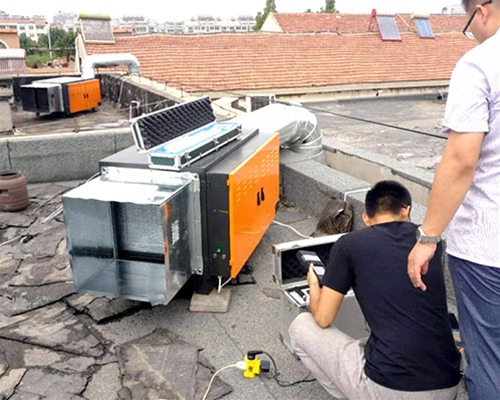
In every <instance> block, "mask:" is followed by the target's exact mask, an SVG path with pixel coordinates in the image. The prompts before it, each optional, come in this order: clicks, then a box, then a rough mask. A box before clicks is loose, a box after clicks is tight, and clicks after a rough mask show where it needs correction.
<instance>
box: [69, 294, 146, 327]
mask: <svg viewBox="0 0 500 400" xmlns="http://www.w3.org/2000/svg"><path fill="white" fill-rule="evenodd" d="M65 301H66V303H67V304H69V305H70V306H71V307H72V308H74V309H75V310H77V311H78V312H82V313H85V314H87V315H88V316H90V317H91V318H92V319H93V320H94V321H96V322H98V323H101V322H103V321H106V320H107V319H110V318H113V317H117V316H120V315H123V314H125V313H130V312H133V311H136V310H139V309H141V308H148V307H150V306H149V304H147V303H144V302H138V301H132V300H126V299H112V298H107V297H96V296H92V295H90V294H76V295H74V296H70V297H68V298H66V299H65Z"/></svg>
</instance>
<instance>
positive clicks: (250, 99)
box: [246, 94, 276, 113]
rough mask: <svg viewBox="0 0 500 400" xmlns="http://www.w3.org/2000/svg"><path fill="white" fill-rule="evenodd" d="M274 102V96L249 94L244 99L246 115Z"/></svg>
mask: <svg viewBox="0 0 500 400" xmlns="http://www.w3.org/2000/svg"><path fill="white" fill-rule="evenodd" d="M275 102H276V96H275V95H274V94H251V95H248V96H247V97H246V108H247V113H251V112H252V111H255V110H258V109H259V108H263V107H265V106H268V105H269V104H273V103H275Z"/></svg>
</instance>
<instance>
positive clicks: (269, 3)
mask: <svg viewBox="0 0 500 400" xmlns="http://www.w3.org/2000/svg"><path fill="white" fill-rule="evenodd" d="M272 12H276V1H275V0H266V7H265V8H264V11H263V12H260V11H259V12H258V13H257V16H256V17H255V25H254V27H253V30H254V31H260V28H262V25H264V21H265V20H266V18H267V16H268V15H269V13H272Z"/></svg>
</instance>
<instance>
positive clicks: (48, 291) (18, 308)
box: [0, 282, 75, 336]
mask: <svg viewBox="0 0 500 400" xmlns="http://www.w3.org/2000/svg"><path fill="white" fill-rule="evenodd" d="M74 291H75V289H74V286H73V282H66V283H52V284H47V285H43V286H31V287H24V286H20V287H15V286H9V285H8V283H7V284H6V285H5V284H4V286H3V287H2V288H0V312H1V313H2V314H4V315H6V316H9V317H12V316H15V315H19V314H24V313H26V312H29V311H32V310H36V309H38V308H41V307H44V306H46V305H49V304H53V303H55V302H56V301H59V300H61V299H63V298H64V297H66V296H69V295H70V294H73V293H74ZM0 336H1V334H0Z"/></svg>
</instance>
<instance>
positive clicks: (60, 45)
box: [54, 32, 76, 61]
mask: <svg viewBox="0 0 500 400" xmlns="http://www.w3.org/2000/svg"><path fill="white" fill-rule="evenodd" d="M75 39H76V33H72V32H65V34H64V36H62V37H61V38H59V39H57V40H56V41H55V43H54V48H55V49H56V52H57V55H58V56H59V57H66V60H67V61H69V56H71V55H74V54H75Z"/></svg>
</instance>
